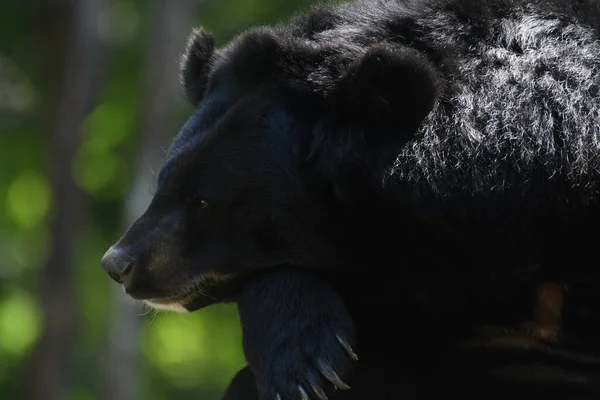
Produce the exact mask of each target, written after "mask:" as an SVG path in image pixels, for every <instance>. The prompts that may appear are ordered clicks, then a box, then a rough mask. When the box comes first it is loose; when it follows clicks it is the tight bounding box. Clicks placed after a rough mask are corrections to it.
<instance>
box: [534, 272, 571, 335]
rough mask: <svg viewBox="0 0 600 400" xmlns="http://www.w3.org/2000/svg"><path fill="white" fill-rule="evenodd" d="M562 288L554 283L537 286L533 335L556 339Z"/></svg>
mask: <svg viewBox="0 0 600 400" xmlns="http://www.w3.org/2000/svg"><path fill="white" fill-rule="evenodd" d="M564 301H565V300H564V288H563V286H562V285H559V284H556V283H543V284H540V285H539V286H538V291H537V304H536V320H535V331H534V336H535V337H537V338H540V339H542V340H546V341H556V340H557V339H558V337H557V336H558V331H559V329H560V325H561V320H562V312H563V307H564Z"/></svg>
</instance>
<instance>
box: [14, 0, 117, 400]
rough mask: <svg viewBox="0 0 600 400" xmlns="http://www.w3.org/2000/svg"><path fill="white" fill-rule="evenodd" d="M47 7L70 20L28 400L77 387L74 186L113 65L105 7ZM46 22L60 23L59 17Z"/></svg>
mask: <svg viewBox="0 0 600 400" xmlns="http://www.w3.org/2000/svg"><path fill="white" fill-rule="evenodd" d="M46 6H49V9H51V10H52V11H54V12H60V13H65V14H63V15H60V16H59V17H63V18H58V20H59V21H60V20H62V19H65V20H66V21H67V23H68V25H67V27H65V29H64V30H63V31H62V32H61V33H60V34H57V35H56V36H53V37H55V38H56V39H57V40H58V42H57V43H56V47H57V48H58V49H64V51H63V52H61V54H62V60H55V61H57V62H56V63H55V64H59V65H60V67H59V68H57V69H56V70H55V71H57V72H58V71H60V76H51V77H50V79H54V80H59V82H60V86H59V87H58V93H57V96H56V103H55V104H56V109H55V114H54V120H53V122H52V124H51V127H50V144H49V148H48V150H49V153H48V159H49V163H50V165H49V169H50V180H51V183H52V187H53V192H54V193H53V204H54V214H53V220H52V222H51V246H50V254H49V256H48V259H47V260H46V263H45V265H44V266H43V268H42V270H41V275H40V277H39V278H40V281H39V285H40V287H39V293H40V304H41V307H42V313H43V327H44V329H43V332H42V334H41V336H40V339H39V341H38V342H37V343H36V346H35V348H34V350H33V352H32V354H31V356H30V359H29V360H28V365H27V367H28V370H27V372H26V375H25V377H24V381H23V387H22V393H23V394H24V395H23V397H22V398H24V399H27V400H38V399H40V400H41V399H44V400H64V399H65V398H66V394H65V393H66V390H67V388H68V386H69V382H68V377H69V368H70V363H71V361H72V354H73V350H74V346H73V344H74V343H75V342H76V325H77V321H78V312H77V307H76V305H77V299H76V296H75V291H74V285H73V281H72V275H73V274H72V272H73V267H74V250H75V249H76V246H77V240H76V238H78V237H80V236H81V235H80V233H81V230H82V228H83V225H84V221H85V219H86V218H85V215H86V199H85V196H84V195H83V193H82V192H81V191H80V190H79V188H78V187H77V186H76V184H75V182H74V180H73V178H72V174H71V163H72V160H73V158H74V156H75V153H76V151H77V150H78V148H79V146H80V144H81V135H80V128H81V125H82V123H83V121H84V119H85V117H86V116H87V115H88V113H89V112H90V110H91V107H92V105H93V103H94V100H95V97H96V95H97V93H98V89H99V87H100V77H101V75H100V74H99V72H101V66H102V65H104V61H105V57H104V51H103V50H105V48H104V46H103V43H102V42H101V40H100V38H99V37H98V32H99V29H98V28H99V26H98V25H99V23H100V18H101V16H102V15H103V4H102V0H77V1H71V2H69V1H63V2H59V3H53V2H51V1H50V2H47V3H46ZM64 15H68V16H69V18H64ZM46 18H49V19H52V15H47V16H46ZM55 28H56V27H54V29H55ZM54 33H55V34H56V33H57V31H56V30H55V31H54ZM60 41H66V42H64V43H61V42H60Z"/></svg>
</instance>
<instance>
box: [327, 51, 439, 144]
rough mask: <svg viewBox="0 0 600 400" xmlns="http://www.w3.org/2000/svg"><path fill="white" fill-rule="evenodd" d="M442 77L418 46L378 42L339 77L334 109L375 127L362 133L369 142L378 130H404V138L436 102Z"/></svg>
mask: <svg viewBox="0 0 600 400" xmlns="http://www.w3.org/2000/svg"><path fill="white" fill-rule="evenodd" d="M440 82H441V80H440V78H439V74H438V71H437V70H436V68H435V67H434V66H433V65H432V64H431V62H430V61H429V60H427V58H426V57H425V56H424V55H422V54H421V53H420V52H418V51H416V50H413V49H410V48H408V47H405V46H400V45H396V44H389V43H382V44H377V45H374V46H372V47H370V48H369V49H368V50H367V51H366V53H365V54H364V55H363V56H362V57H361V58H360V59H359V60H357V61H355V62H354V63H352V64H351V65H350V66H349V68H348V69H347V71H346V73H345V74H344V76H343V77H342V78H341V80H340V81H339V83H338V86H337V90H336V92H335V94H334V97H335V98H334V104H335V108H336V113H337V114H338V117H339V118H341V119H342V120H345V121H347V122H348V123H349V124H351V125H354V126H358V127H359V128H361V129H362V130H363V131H365V129H369V130H370V129H373V130H374V131H373V132H365V133H364V135H365V138H364V140H365V141H366V142H369V141H370V140H371V139H370V138H369V136H371V135H372V134H373V133H375V132H376V133H377V134H378V135H388V136H389V135H394V138H396V139H398V138H399V136H398V135H400V136H404V138H403V139H404V142H405V141H407V140H409V139H411V138H412V136H413V135H414V133H415V131H416V130H417V129H418V127H419V125H420V124H421V122H422V121H423V119H424V118H425V117H426V116H427V114H429V112H430V111H431V109H432V108H433V105H434V103H435V101H436V99H437V97H438V93H439V91H440ZM381 139H385V138H382V137H381ZM382 144H383V143H382ZM385 144H387V143H385Z"/></svg>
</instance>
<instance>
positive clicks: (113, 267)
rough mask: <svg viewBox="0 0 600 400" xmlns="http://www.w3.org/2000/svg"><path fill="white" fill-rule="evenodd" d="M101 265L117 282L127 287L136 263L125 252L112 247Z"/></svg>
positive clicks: (103, 257)
mask: <svg viewBox="0 0 600 400" xmlns="http://www.w3.org/2000/svg"><path fill="white" fill-rule="evenodd" d="M100 264H102V268H104V270H105V271H106V272H107V273H108V275H109V276H110V277H111V278H112V279H113V280H114V281H115V282H117V283H119V284H122V285H124V286H127V284H128V283H129V277H130V276H131V272H132V271H133V267H134V265H135V262H134V259H133V257H131V256H129V255H127V254H126V253H125V252H124V251H123V250H121V249H118V248H114V247H111V248H110V249H108V251H107V252H106V253H104V256H102V260H100Z"/></svg>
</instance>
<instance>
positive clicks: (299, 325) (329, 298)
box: [238, 268, 358, 400]
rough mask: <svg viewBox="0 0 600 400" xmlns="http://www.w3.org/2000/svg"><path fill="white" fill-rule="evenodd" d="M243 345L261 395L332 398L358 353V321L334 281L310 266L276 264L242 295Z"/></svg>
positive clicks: (281, 399)
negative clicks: (345, 303)
mask: <svg viewBox="0 0 600 400" xmlns="http://www.w3.org/2000/svg"><path fill="white" fill-rule="evenodd" d="M238 308H239V312H240V319H241V323H242V333H243V347H244V353H245V355H246V359H247V361H248V364H249V365H250V367H251V368H252V371H253V372H254V375H255V376H256V380H257V387H258V391H259V396H260V399H261V400H308V399H326V398H327V393H331V391H332V390H333V389H335V388H338V389H350V387H349V386H348V385H347V384H346V383H345V382H343V381H342V379H341V378H342V377H343V376H344V375H345V374H346V373H347V372H348V371H349V370H350V369H351V367H352V361H356V360H357V359H358V358H357V356H356V354H354V351H353V350H352V347H351V346H353V345H354V342H355V328H354V323H353V321H352V319H351V317H350V315H349V313H348V311H347V310H346V307H345V305H344V303H343V301H342V299H341V298H340V297H339V295H338V294H337V293H336V292H335V291H334V290H333V288H332V287H330V286H329V284H328V283H327V282H326V281H325V280H324V279H323V278H321V277H318V276H316V275H314V274H313V273H311V272H310V271H307V270H303V269H295V268H276V269H272V270H268V271H264V272H263V273H262V274H261V275H260V276H259V277H257V278H256V279H254V280H253V281H252V282H250V283H249V284H248V285H247V286H246V287H245V288H244V290H243V291H242V293H241V295H240V298H239V300H238Z"/></svg>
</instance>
